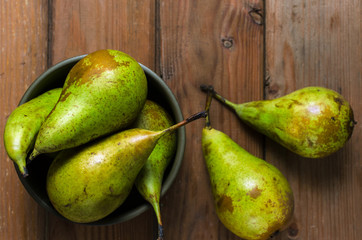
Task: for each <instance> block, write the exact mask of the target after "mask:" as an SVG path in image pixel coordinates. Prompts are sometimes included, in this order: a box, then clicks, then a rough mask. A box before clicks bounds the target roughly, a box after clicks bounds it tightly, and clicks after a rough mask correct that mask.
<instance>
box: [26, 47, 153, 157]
mask: <svg viewBox="0 0 362 240" xmlns="http://www.w3.org/2000/svg"><path fill="white" fill-rule="evenodd" d="M146 98H147V79H146V75H145V73H144V72H143V69H142V68H141V66H140V65H139V64H138V63H137V62H136V61H135V60H134V59H133V58H132V57H130V56H129V55H127V54H125V53H123V52H120V51H116V50H108V49H107V50H99V51H96V52H93V53H91V54H89V55H87V56H86V57H84V58H83V59H82V60H80V61H79V62H78V63H77V64H75V65H74V67H73V68H72V69H71V70H70V72H69V74H68V76H67V78H66V80H65V83H64V86H63V91H62V93H61V96H60V98H59V101H58V103H57V104H56V106H55V107H54V109H53V111H52V112H51V113H50V114H49V116H48V117H47V119H46V120H45V122H44V123H43V125H42V127H41V128H40V130H39V134H38V136H37V138H36V142H35V146H34V148H35V149H34V151H33V153H32V154H31V156H30V159H33V158H34V157H35V156H36V155H38V154H40V153H50V152H56V151H59V150H63V149H67V148H72V147H76V146H79V145H82V144H84V143H87V142H89V141H91V140H93V139H95V138H97V137H100V136H103V135H106V134H109V133H112V132H115V131H118V130H120V129H123V128H125V127H127V126H129V125H130V124H131V123H132V122H133V121H134V120H135V119H136V117H137V115H138V114H139V112H140V111H141V110H142V108H143V105H144V103H145V101H146Z"/></svg>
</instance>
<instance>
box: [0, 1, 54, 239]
mask: <svg viewBox="0 0 362 240" xmlns="http://www.w3.org/2000/svg"><path fill="white" fill-rule="evenodd" d="M0 5H1V8H0V11H1V12H0V29H1V33H0V83H1V84H0V97H1V100H0V114H1V118H0V127H1V131H0V139H1V141H2V139H3V131H4V126H5V123H6V120H7V118H8V116H9V115H10V113H11V112H12V111H13V110H14V109H15V108H16V106H17V105H18V103H19V101H20V99H21V97H22V95H23V94H24V92H25V90H26V89H27V88H28V87H29V85H30V84H31V82H32V81H33V79H34V78H36V77H37V76H38V75H39V74H40V73H41V72H42V71H44V70H45V69H46V67H47V43H48V42H47V35H48V32H47V23H48V15H47V1H43V0H34V1H29V2H28V3H27V4H24V3H23V1H17V0H14V1H1V3H0ZM0 156H1V157H0V158H1V161H0V169H1V174H0V239H43V238H44V235H45V230H46V228H45V226H46V218H45V211H44V210H43V209H41V208H40V207H38V205H37V203H35V201H34V200H33V199H32V198H31V197H30V196H29V194H28V193H27V192H26V190H25V189H24V187H23V186H22V184H21V183H20V181H19V179H18V177H17V174H16V172H15V168H14V165H13V163H12V161H11V160H10V159H9V158H8V157H7V155H6V152H5V149H4V145H3V143H1V147H0Z"/></svg>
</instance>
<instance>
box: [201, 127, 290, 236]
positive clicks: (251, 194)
mask: <svg viewBox="0 0 362 240" xmlns="http://www.w3.org/2000/svg"><path fill="white" fill-rule="evenodd" d="M202 150H203V154H204V158H205V161H206V166H207V169H208V173H209V177H210V183H211V188H212V193H213V196H214V205H215V210H216V213H217V216H218V218H219V219H220V221H221V222H222V223H223V224H224V226H225V227H226V228H227V229H229V230H230V231H231V232H233V233H234V234H236V235H237V236H239V237H241V238H243V239H248V240H263V239H268V238H269V237H270V236H272V235H273V234H274V233H275V232H278V231H280V230H283V229H284V228H285V227H286V226H287V225H288V223H289V222H290V220H291V219H292V216H293V211H294V198H293V192H292V189H291V187H290V185H289V183H288V181H287V179H286V178H285V177H284V175H283V174H282V173H281V172H280V171H279V170H278V169H277V168H276V167H274V166H273V165H271V164H269V163H267V162H266V161H264V160H262V159H260V158H257V157H255V156H253V155H252V154H250V153H248V152H247V151H246V150H244V149H243V148H242V147H240V146H239V145H238V144H237V143H235V142H234V141H233V140H232V139H231V138H230V137H229V136H227V135H226V134H224V133H223V132H221V131H218V130H215V129H213V128H211V127H210V126H206V127H205V128H204V129H203V130H202Z"/></svg>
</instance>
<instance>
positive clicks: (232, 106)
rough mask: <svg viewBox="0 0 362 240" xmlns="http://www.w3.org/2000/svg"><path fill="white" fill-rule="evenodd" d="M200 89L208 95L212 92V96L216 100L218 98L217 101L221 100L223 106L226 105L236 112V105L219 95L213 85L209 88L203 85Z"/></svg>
mask: <svg viewBox="0 0 362 240" xmlns="http://www.w3.org/2000/svg"><path fill="white" fill-rule="evenodd" d="M200 89H201V90H202V91H203V92H207V93H208V92H210V91H211V93H212V96H213V97H214V98H216V99H217V100H219V101H220V102H221V103H223V104H225V105H226V106H228V107H230V108H232V109H234V110H235V106H236V104H235V103H233V102H231V101H229V100H227V99H226V98H224V97H223V96H221V95H220V94H218V93H217V92H216V91H215V90H214V87H213V86H212V85H209V86H207V85H204V84H202V85H201V86H200Z"/></svg>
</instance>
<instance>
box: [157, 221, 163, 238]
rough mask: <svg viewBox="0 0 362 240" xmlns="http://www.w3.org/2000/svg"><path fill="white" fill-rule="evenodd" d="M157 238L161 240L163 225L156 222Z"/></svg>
mask: <svg viewBox="0 0 362 240" xmlns="http://www.w3.org/2000/svg"><path fill="white" fill-rule="evenodd" d="M157 240H163V226H162V225H161V224H158V238H157Z"/></svg>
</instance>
